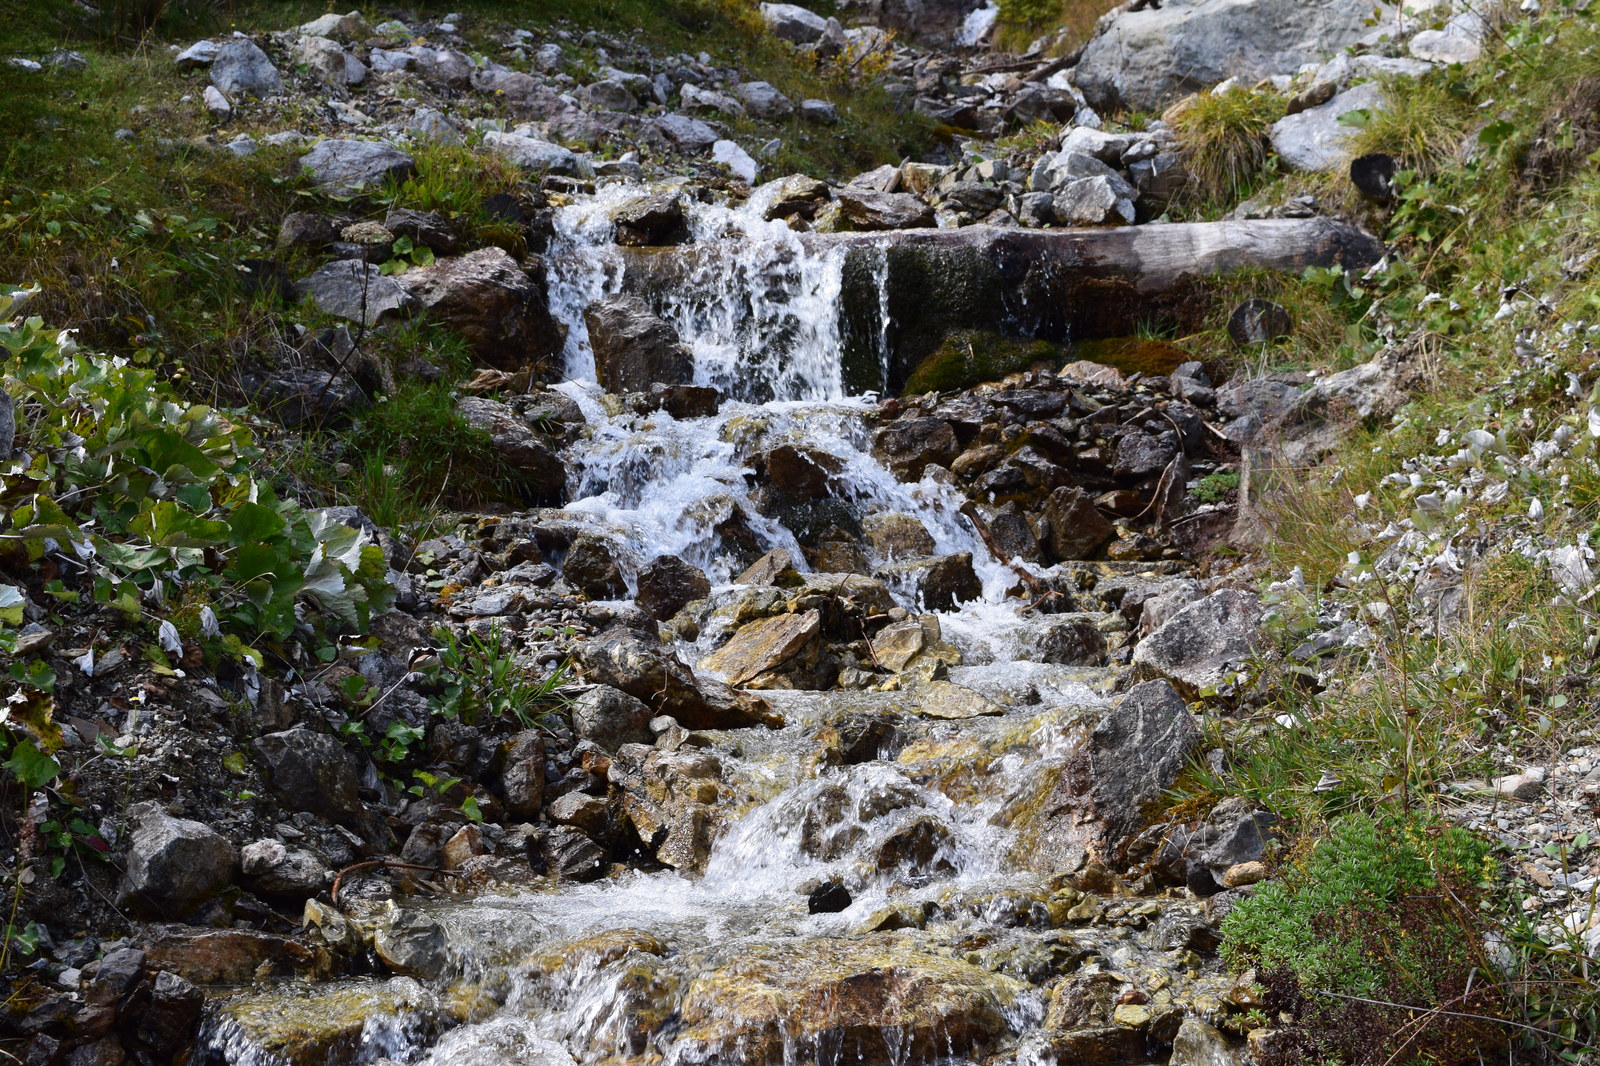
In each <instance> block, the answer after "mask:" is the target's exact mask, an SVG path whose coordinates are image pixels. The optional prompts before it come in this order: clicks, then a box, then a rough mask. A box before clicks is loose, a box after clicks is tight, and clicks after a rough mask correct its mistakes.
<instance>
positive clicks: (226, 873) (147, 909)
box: [117, 802, 237, 918]
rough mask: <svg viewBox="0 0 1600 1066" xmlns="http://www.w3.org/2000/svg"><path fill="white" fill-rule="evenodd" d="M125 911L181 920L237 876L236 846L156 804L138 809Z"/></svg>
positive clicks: (132, 814)
mask: <svg viewBox="0 0 1600 1066" xmlns="http://www.w3.org/2000/svg"><path fill="white" fill-rule="evenodd" d="M128 819H129V821H130V822H131V823H132V824H133V826H134V831H133V834H132V837H131V838H130V840H129V844H128V868H127V873H126V874H125V875H124V876H123V879H122V887H121V889H120V890H119V892H118V897H117V902H118V905H119V906H122V907H126V908H128V909H129V910H132V911H134V912H136V913H138V914H141V915H144V916H146V917H152V918H181V917H183V916H184V915H185V914H187V913H189V912H190V911H192V910H193V909H194V908H195V907H196V906H198V905H199V904H200V903H201V902H203V901H204V900H206V899H207V898H209V897H210V896H211V894H212V893H214V892H215V891H216V890H217V889H219V888H221V887H222V886H223V885H225V884H227V882H228V880H229V878H231V877H232V876H233V872H234V868H235V865H236V863H237V859H236V857H235V855H234V851H233V845H231V844H229V843H228V841H227V840H226V839H225V838H224V837H223V836H222V834H221V833H218V832H217V831H216V830H215V829H212V828H211V827H210V826H208V825H205V824H204V823H202V822H196V821H191V820H189V819H187V818H174V817H172V816H171V815H170V814H168V813H167V812H166V811H165V810H163V809H162V808H161V805H160V804H158V803H154V802H145V803H140V804H136V805H135V806H134V807H133V808H132V809H131V810H130V811H129V812H128Z"/></svg>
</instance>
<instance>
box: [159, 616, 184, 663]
mask: <svg viewBox="0 0 1600 1066" xmlns="http://www.w3.org/2000/svg"><path fill="white" fill-rule="evenodd" d="M156 640H157V641H158V642H159V643H160V644H161V650H162V651H164V652H166V653H167V654H168V655H182V654H183V638H182V637H180V636H178V627H177V626H175V625H173V624H172V623H171V622H168V621H167V620H166V619H162V620H161V624H160V625H159V626H157V627H156Z"/></svg>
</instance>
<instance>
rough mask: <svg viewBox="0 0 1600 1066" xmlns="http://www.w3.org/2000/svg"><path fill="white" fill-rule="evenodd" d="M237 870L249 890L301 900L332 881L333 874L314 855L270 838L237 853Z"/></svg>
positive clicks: (265, 894) (247, 845) (314, 893)
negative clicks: (247, 884) (243, 877)
mask: <svg viewBox="0 0 1600 1066" xmlns="http://www.w3.org/2000/svg"><path fill="white" fill-rule="evenodd" d="M239 870H240V872H241V873H242V874H244V876H245V878H246V879H247V881H248V883H249V885H250V888H251V890H252V891H254V892H256V893H258V894H259V895H263V896H286V897H290V898H298V899H304V898H306V897H307V896H314V895H316V894H317V893H318V892H321V891H322V890H323V889H324V888H326V887H327V886H328V882H329V881H331V880H332V879H333V871H331V870H329V869H328V866H327V864H326V863H324V862H323V861H322V860H321V859H319V858H317V856H316V855H314V854H312V853H311V852H309V851H306V850H304V849H303V848H289V847H288V846H286V845H285V844H283V843H282V842H281V841H277V840H272V839H265V840H257V841H255V842H254V843H251V844H246V845H245V847H244V849H243V850H242V851H240V853H239Z"/></svg>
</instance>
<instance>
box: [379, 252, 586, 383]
mask: <svg viewBox="0 0 1600 1066" xmlns="http://www.w3.org/2000/svg"><path fill="white" fill-rule="evenodd" d="M538 274H539V275H542V270H539V271H538ZM399 281H400V284H401V285H402V286H403V287H404V289H405V291H406V292H407V293H408V294H409V295H410V296H411V298H412V299H413V300H415V301H416V303H417V304H419V305H420V306H421V307H422V308H423V309H424V310H425V311H426V312H427V315H428V318H430V319H431V320H433V321H435V322H439V323H441V324H443V325H445V326H448V327H449V328H450V329H451V330H453V331H454V332H456V333H457V334H459V335H460V337H461V339H462V340H464V341H466V342H467V346H468V347H470V348H471V349H472V351H473V354H474V355H476V356H477V357H478V358H479V359H480V360H482V361H483V362H485V363H487V364H489V365H490V366H494V367H499V368H501V369H505V370H515V369H518V368H521V367H524V366H527V365H528V364H530V363H538V362H541V361H543V360H546V359H550V358H553V357H554V356H555V355H556V354H557V353H558V352H560V351H561V346H562V345H563V344H564V343H565V341H566V333H565V331H564V330H563V329H562V327H561V326H560V325H559V324H558V323H557V322H556V320H555V319H554V318H553V317H552V316H551V314H550V305H549V296H548V294H547V292H546V289H545V284H544V278H543V277H542V276H535V275H534V274H530V273H529V272H528V271H526V270H524V269H523V268H522V266H521V265H520V264H518V262H517V261H516V260H515V259H513V258H512V257H511V254H510V253H509V252H507V251H506V250H505V249H503V248H495V247H489V248H479V249H478V250H477V251H474V252H468V253H467V254H466V255H463V256H461V257H459V258H455V259H440V260H438V261H437V262H435V263H434V264H433V265H432V266H426V267H421V268H418V269H413V270H408V271H406V272H405V273H404V274H401V275H400V276H399Z"/></svg>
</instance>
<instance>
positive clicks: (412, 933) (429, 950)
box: [372, 914, 449, 980]
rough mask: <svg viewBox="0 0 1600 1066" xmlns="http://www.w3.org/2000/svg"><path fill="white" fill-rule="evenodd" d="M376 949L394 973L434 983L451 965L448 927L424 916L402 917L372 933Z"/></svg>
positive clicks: (381, 959) (408, 915)
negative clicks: (446, 935)
mask: <svg viewBox="0 0 1600 1066" xmlns="http://www.w3.org/2000/svg"><path fill="white" fill-rule="evenodd" d="M372 950H373V951H374V952H376V953H377V956H378V958H379V960H380V961H382V963H383V964H384V965H385V966H387V967H388V968H389V969H390V970H392V971H394V972H395V973H397V974H401V975H403V976H406V977H417V978H421V979H423V980H431V979H433V978H436V977H439V976H441V975H442V974H443V973H444V971H445V968H446V966H448V965H449V956H448V954H447V951H446V941H445V935H444V927H443V926H442V925H440V924H439V923H438V922H436V921H434V920H433V919H431V918H427V917H425V916H423V915H420V914H401V915H399V916H397V917H396V918H395V919H394V920H393V921H391V922H389V923H386V924H384V925H381V926H379V927H378V928H377V929H375V930H374V931H373V934H372Z"/></svg>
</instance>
